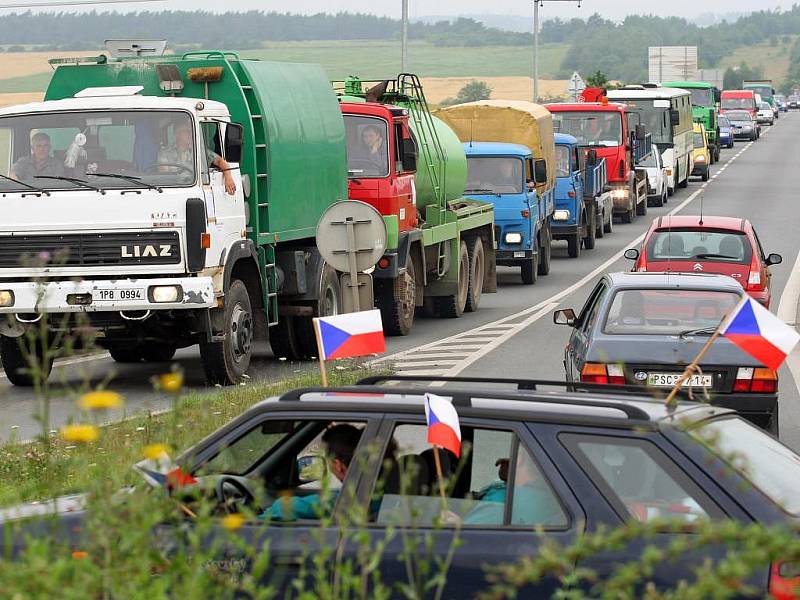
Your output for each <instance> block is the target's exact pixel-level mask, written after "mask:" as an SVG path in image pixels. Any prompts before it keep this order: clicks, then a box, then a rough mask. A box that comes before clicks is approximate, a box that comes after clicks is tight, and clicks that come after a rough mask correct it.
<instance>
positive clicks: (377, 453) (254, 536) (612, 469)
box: [0, 375, 800, 598]
mask: <svg viewBox="0 0 800 600" xmlns="http://www.w3.org/2000/svg"><path fill="white" fill-rule="evenodd" d="M440 381H446V386H445V387H433V385H432V384H434V383H435V382H436V383H439V382H440ZM426 393H433V394H436V395H439V396H441V397H443V399H444V400H445V401H450V402H452V405H453V406H454V408H455V409H456V411H457V413H458V418H459V422H460V430H461V445H462V449H463V451H462V453H461V458H460V461H459V460H458V459H456V457H455V455H453V454H452V453H450V452H449V451H445V450H440V451H439V454H440V455H441V458H440V463H439V464H440V465H441V472H442V473H443V475H444V476H445V477H446V478H447V483H448V485H447V486H446V487H445V492H444V493H445V499H444V501H445V502H446V505H447V514H448V520H446V521H444V522H442V520H441V519H440V515H441V513H442V498H440V497H439V496H438V494H439V487H438V477H437V469H436V467H435V463H436V458H435V456H434V452H433V449H432V448H431V447H430V446H429V444H428V443H427V429H428V428H427V424H426V419H425V395H426ZM334 424H335V425H334ZM334 426H338V427H341V426H345V427H346V428H348V429H349V432H350V433H352V432H353V429H352V428H355V429H356V435H355V436H353V437H354V441H355V448H351V449H350V451H351V452H352V456H353V458H352V460H350V461H349V466H348V468H347V469H346V473H345V474H344V476H343V481H342V482H341V484H338V479H337V480H336V481H335V482H334V483H335V485H334V487H337V488H338V489H337V491H336V492H331V493H330V495H329V496H328V498H330V502H329V503H326V504H325V506H326V507H327V508H325V509H324V513H325V516H330V518H325V519H324V520H322V521H320V520H319V519H316V518H297V519H294V520H291V519H289V518H284V519H274V518H273V519H271V520H267V519H265V518H253V517H249V516H248V515H259V514H260V515H264V514H271V513H272V512H274V511H273V510H272V506H273V505H274V504H276V503H282V504H283V505H284V506H285V505H287V504H289V505H291V504H293V503H294V501H295V499H298V498H311V497H312V496H314V495H316V496H317V498H319V497H320V494H324V490H325V487H324V486H325V482H326V481H327V480H329V479H333V478H332V477H331V476H330V473H331V471H332V470H333V466H335V461H331V462H328V461H326V460H322V461H320V463H319V464H318V465H317V467H316V468H310V465H313V461H314V460H315V455H313V454H312V455H310V454H309V451H310V449H312V448H319V447H321V446H322V445H323V444H322V436H323V435H324V434H325V432H326V431H330V430H331V429H332V428H333V427H334ZM712 440H713V443H711V441H712ZM348 447H349V446H348ZM329 452H331V451H330V450H329ZM312 453H313V451H312ZM734 454H735V460H734V459H733V458H732V457H734ZM309 457H310V458H309ZM177 464H180V465H181V467H182V469H183V471H184V472H185V473H187V474H191V476H192V478H193V479H194V481H195V483H194V484H191V485H188V487H187V489H185V490H183V488H181V490H183V492H180V491H179V490H178V489H175V490H173V493H172V496H173V499H175V500H178V502H175V513H176V517H175V519H174V522H170V523H165V524H163V525H159V526H158V527H157V529H158V531H157V535H156V536H153V544H154V546H155V547H156V548H157V549H158V550H159V551H161V552H162V553H163V554H164V555H166V556H169V555H170V553H174V552H179V551H180V549H181V545H180V544H182V543H186V542H184V541H183V540H187V539H188V538H191V536H190V535H188V534H189V533H190V532H191V530H192V528H193V527H195V524H194V523H195V522H194V521H193V519H192V518H191V517H190V516H186V515H187V514H188V513H186V511H185V510H184V511H180V510H179V508H180V506H181V503H183V507H185V508H188V509H189V510H191V509H190V508H189V507H192V506H194V504H192V503H191V502H192V500H191V498H194V502H199V498H198V497H200V498H202V497H203V496H205V497H207V498H208V500H209V501H210V502H211V503H212V504H216V505H218V508H219V511H218V513H219V514H218V517H216V518H218V519H219V522H220V525H219V526H218V527H217V528H213V527H212V528H210V530H204V533H203V538H202V539H203V544H204V545H205V546H206V547H205V548H203V549H204V550H206V551H208V552H211V553H213V554H212V556H211V557H210V559H209V560H208V566H207V568H213V569H217V570H218V574H226V573H229V574H230V575H232V576H236V577H242V576H245V575H246V574H247V572H248V571H250V570H252V569H253V567H254V565H253V562H252V560H253V558H252V555H251V554H247V553H246V548H247V547H250V548H253V549H261V548H264V547H266V548H268V549H269V556H268V558H266V560H268V565H266V566H264V565H262V566H261V568H260V569H259V571H258V576H259V577H260V578H261V579H260V580H259V581H263V584H264V586H265V588H266V586H271V588H272V591H273V592H274V593H276V595H278V596H280V597H283V596H286V595H287V593H288V592H289V591H290V590H292V589H294V588H293V585H296V584H297V583H299V582H301V581H302V579H301V578H303V577H304V574H305V576H307V577H309V578H310V577H311V576H312V575H309V574H315V575H314V576H318V577H322V582H321V583H322V584H323V585H324V584H325V583H326V582H327V583H330V581H332V580H333V578H334V576H335V574H334V572H333V569H331V570H330V572H323V573H322V574H320V570H319V568H315V567H314V564H315V562H314V561H316V560H317V557H318V555H319V553H321V552H330V556H334V555H335V556H336V565H337V569H339V568H343V565H348V564H352V565H354V567H355V568H358V567H359V566H360V565H362V563H363V552H364V548H365V547H368V548H371V549H376V548H381V549H382V551H377V550H376V551H375V552H376V554H375V556H374V558H371V561H370V563H372V562H374V566H373V567H372V571H371V572H370V582H372V581H379V582H380V583H381V584H383V585H384V586H385V587H386V589H387V590H388V591H389V594H390V595H391V598H400V597H404V596H402V593H401V589H400V588H401V585H403V584H405V585H408V575H407V568H406V567H407V564H408V562H407V561H411V563H412V564H413V563H414V561H415V560H416V561H426V562H429V563H430V564H439V561H440V559H442V558H443V557H445V556H447V557H448V562H449V571H448V572H447V573H446V577H445V578H444V589H443V590H442V594H441V596H442V597H443V598H473V597H475V595H476V594H477V593H479V592H481V591H486V590H487V588H488V587H489V585H490V584H489V582H488V581H487V569H491V568H492V567H497V566H500V565H511V564H515V563H516V562H517V561H519V560H520V559H524V558H526V557H536V556H537V555H538V553H539V552H540V550H541V548H543V547H545V546H549V545H550V544H558V545H560V546H562V547H567V546H570V545H572V544H575V543H578V542H579V540H580V536H581V535H582V534H584V533H591V532H596V531H598V529H602V528H605V529H607V530H613V529H615V528H618V527H621V526H623V525H624V524H625V523H626V522H632V523H641V524H644V525H645V526H647V525H650V526H651V527H653V528H659V529H658V531H659V533H658V535H657V536H653V537H651V538H648V539H642V540H638V539H634V540H631V541H630V542H629V543H628V544H627V545H625V544H623V545H620V546H619V547H618V548H616V549H615V550H614V560H609V557H608V555H607V554H605V553H602V554H596V555H595V554H589V555H588V556H584V557H583V558H581V559H580V561H579V563H578V564H577V565H576V566H577V568H581V569H587V570H590V571H592V572H593V574H594V575H595V576H594V577H592V578H591V580H589V579H582V580H579V582H578V583H577V588H578V589H581V590H582V591H584V592H585V593H589V592H590V591H591V589H592V586H594V585H596V582H598V581H599V582H602V581H604V580H606V579H609V578H611V577H612V576H613V575H614V574H615V573H618V572H619V569H620V568H623V566H624V565H626V564H628V563H629V562H635V561H638V560H640V559H641V556H642V554H641V553H642V549H643V547H644V546H647V545H652V546H656V547H658V548H660V549H663V550H666V549H667V548H669V547H670V546H671V545H672V544H676V543H685V544H692V543H693V542H694V539H693V538H694V537H695V531H696V529H695V528H696V527H697V526H698V525H700V524H706V523H711V524H712V525H713V524H715V523H718V524H720V525H721V524H724V523H727V522H730V521H733V522H735V523H741V524H743V525H750V524H753V523H765V524H770V525H775V524H782V523H785V524H786V526H787V527H788V526H789V525H790V524H791V523H793V522H794V520H795V519H796V517H795V515H797V514H800V456H798V455H797V454H795V453H794V452H793V451H792V450H791V449H789V448H788V447H786V446H784V445H783V444H781V443H780V442H779V441H778V440H776V439H774V438H773V437H771V436H769V435H767V434H765V433H764V432H763V431H761V430H759V429H758V428H756V427H754V426H753V425H752V424H750V423H748V422H747V421H745V420H744V419H742V418H740V416H738V415H737V414H736V413H735V412H733V411H731V410H729V409H725V408H722V407H719V406H712V405H709V404H705V403H698V402H686V401H681V402H679V403H678V404H677V406H676V407H675V408H674V410H673V409H668V408H667V407H666V406H665V404H664V403H663V402H661V401H658V400H654V399H652V398H648V397H647V396H646V395H640V394H637V393H635V390H633V391H632V390H631V388H621V387H616V386H599V385H583V384H567V383H566V382H541V381H528V380H524V379H484V378H478V377H466V378H446V377H445V378H441V377H435V378H430V377H421V376H418V377H413V376H405V377H403V376H391V375H389V376H374V377H370V378H367V379H365V380H363V381H362V382H359V384H358V385H355V386H349V387H341V388H328V389H326V388H305V389H298V390H292V391H289V392H286V393H284V394H283V395H281V396H280V397H274V398H269V399H266V400H263V401H261V402H259V403H257V404H256V405H255V406H253V407H252V408H250V409H249V410H247V411H246V412H244V413H243V414H242V415H240V416H239V417H237V418H235V419H234V420H233V421H231V422H229V423H228V424H226V425H224V426H223V427H221V428H220V429H218V430H217V431H215V432H214V433H212V434H211V435H209V436H208V437H206V438H205V439H204V440H202V441H201V442H199V443H198V444H196V445H195V446H193V447H192V448H190V449H189V450H187V451H186V452H185V453H183V454H182V455H181V456H180V457H178V459H177ZM397 474H405V475H406V477H404V479H401V478H400V477H398V476H397ZM192 489H194V490H195V492H194V493H192V492H191V491H190V490H192ZM150 491H151V492H154V493H158V492H159V491H161V492H163V491H164V488H156V489H153V490H150ZM489 491H491V492H492V495H491V496H489V495H487V494H488V492H489ZM135 493H137V492H136V491H134V492H131V493H129V494H127V495H126V498H127V501H135ZM358 506H360V507H362V509H363V512H364V513H365V514H367V515H368V517H367V523H366V524H365V526H363V527H362V528H356V526H355V525H353V521H352V517H351V516H350V515H352V514H354V509H356V508H357V507H358ZM70 508H71V509H72V510H71V511H66V510H65V512H63V513H60V514H59V515H57V519H58V521H59V524H60V526H59V527H56V526H55V524H54V515H53V513H52V512H50V517H49V520H48V521H47V524H48V525H49V526H50V527H52V529H48V530H47V532H52V531H56V530H58V531H59V532H60V533H63V535H64V538H62V539H60V540H59V541H60V542H62V543H67V544H69V546H70V547H83V546H81V540H82V539H84V536H90V535H92V529H91V528H86V527H83V524H84V523H85V522H86V521H87V517H89V516H90V515H89V513H88V512H87V510H86V509H85V508H81V507H80V506H79V505H76V504H72V505H71V506H70ZM195 508H196V507H195ZM48 510H52V507H49V508H48V507H43V506H39V507H38V511H39V513H41V514H44V513H45V512H48ZM321 510H322V509H321ZM226 513H232V514H236V515H241V517H240V518H241V519H242V521H243V522H242V523H241V524H239V526H238V527H237V528H236V529H235V531H234V532H232V533H231V532H228V531H223V526H224V525H223V522H224V517H223V515H225V514H226ZM19 514H20V512H19V510H18V511H17V512H12V511H3V512H0V520H2V521H3V522H2V524H0V528H2V529H5V528H6V527H7V526H9V523H10V521H12V520H15V519H19ZM283 514H284V516H287V515H286V513H283ZM15 515H16V516H15ZM665 523H666V525H665ZM171 531H172V532H175V534H174V535H173V536H171V537H170V535H169V534H170V532H171ZM47 532H44V533H43V532H42V531H41V530H39V535H40V537H41V536H42V535H47ZM231 535H235V536H236V537H237V538H238V539H239V541H241V542H242V543H232V542H231V540H230V536H231ZM355 536H359V537H360V536H363V538H364V539H363V540H362V541H357V539H356V537H355ZM410 536H419V538H418V543H417V542H415V539H414V538H413V537H410ZM4 539H6V540H7V542H9V541H10V543H12V544H14V545H15V547H14V548H13V549H12V550H11V551H9V552H8V553H7V554H5V555H4V560H13V559H12V558H11V557H12V556H13V555H14V554H15V553H18V552H19V551H20V550H21V549H22V548H21V545H22V544H23V543H24V542H23V540H24V538H23V537H22V536H16V537H13V538H12V539H10V540H9V536H4ZM220 542H222V543H220ZM188 544H192V542H188ZM365 544H366V546H365ZM162 546H163V548H162ZM409 547H410V548H411V551H412V552H414V553H415V556H414V557H411V558H408V552H409ZM187 550H188V551H190V552H198V551H199V550H198V548H197V546H192V545H189V546H188V548H187ZM550 551H552V549H551V550H550ZM727 552H728V549H727V548H726V547H725V546H723V545H722V544H720V543H714V542H711V543H709V544H708V545H704V546H702V547H700V546H698V547H695V548H693V549H692V551H689V552H683V553H681V554H679V555H677V556H675V557H674V558H672V559H670V560H669V561H662V562H659V563H657V564H654V565H653V566H652V571H651V572H649V573H648V575H647V576H646V577H645V578H644V579H643V581H642V582H641V584H640V587H639V588H638V590H637V591H638V592H639V593H640V594H642V595H644V591H645V586H647V587H650V586H651V585H652V588H653V589H656V590H668V589H676V588H677V586H678V585H679V584H680V582H682V581H686V582H688V583H690V584H691V582H693V581H694V580H695V579H696V577H697V565H698V564H701V563H704V562H705V561H706V560H708V561H711V563H716V562H718V561H721V560H723V559H724V558H725V556H726V555H727ZM442 562H444V561H443V560H442ZM709 568H710V567H709ZM433 572H434V573H435V574H438V573H439V571H438V570H435V571H433ZM373 578H374V579H373ZM302 582H304V581H302ZM304 583H305V582H304ZM316 583H317V584H319V583H320V582H319V581H317V582H316ZM739 583H741V585H742V589H743V591H742V593H741V594H733V595H732V596H728V597H735V598H746V597H751V596H750V595H749V594H750V592H752V591H754V590H755V591H757V595H760V596H762V597H764V596H766V595H768V594H773V595H774V594H775V593H776V592H777V591H778V590H780V589H781V587H782V586H784V587H785V586H787V585H800V576H798V575H797V574H796V572H794V571H792V572H791V573H786V572H784V569H782V568H781V563H777V562H776V563H773V564H766V563H765V564H763V565H757V566H756V567H755V571H754V572H753V573H752V574H751V576H749V577H742V578H741V581H740V582H739ZM561 584H563V582H562V581H561V580H560V578H559V577H558V576H557V575H554V574H550V573H545V574H544V575H543V576H542V577H540V578H538V579H537V580H536V581H534V582H530V583H527V584H526V585H524V586H523V587H521V589H519V590H518V593H519V597H521V598H549V597H552V596H553V595H554V592H555V591H556V590H557V589H558V588H559V587H560V585H561ZM312 585H313V583H312ZM745 586H749V587H750V590H749V591H748V592H746V593H745V591H744V587H745ZM305 589H309V590H310V589H315V588H313V587H306V588H305ZM571 589H572V590H573V591H575V590H576V587H572V588H571Z"/></svg>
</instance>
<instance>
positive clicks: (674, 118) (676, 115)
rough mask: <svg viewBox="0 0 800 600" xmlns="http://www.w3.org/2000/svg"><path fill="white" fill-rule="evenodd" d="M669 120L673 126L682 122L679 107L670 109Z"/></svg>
mask: <svg viewBox="0 0 800 600" xmlns="http://www.w3.org/2000/svg"><path fill="white" fill-rule="evenodd" d="M669 121H670V124H671V125H672V126H673V127H674V126H675V125H680V124H681V113H680V111H678V109H677V108H673V109H671V110H670V111H669Z"/></svg>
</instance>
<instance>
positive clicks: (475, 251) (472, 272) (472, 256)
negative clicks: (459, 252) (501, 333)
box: [412, 236, 486, 312]
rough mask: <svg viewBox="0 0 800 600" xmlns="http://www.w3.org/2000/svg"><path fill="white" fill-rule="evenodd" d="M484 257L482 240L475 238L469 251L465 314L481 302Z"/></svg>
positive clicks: (476, 307) (484, 266)
mask: <svg viewBox="0 0 800 600" xmlns="http://www.w3.org/2000/svg"><path fill="white" fill-rule="evenodd" d="M484 257H485V255H484V253H483V240H481V237H480V236H477V237H476V238H475V240H473V242H472V244H471V248H470V249H469V288H468V289H467V303H466V305H465V306H464V310H465V311H466V312H475V311H476V310H478V305H479V304H480V302H481V294H483V277H484V275H485V273H486V265H485V264H484ZM412 311H413V306H412Z"/></svg>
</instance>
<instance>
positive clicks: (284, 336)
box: [269, 315, 303, 360]
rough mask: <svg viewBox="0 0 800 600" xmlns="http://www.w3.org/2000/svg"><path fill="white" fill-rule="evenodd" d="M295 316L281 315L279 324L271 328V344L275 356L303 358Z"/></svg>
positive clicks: (293, 358)
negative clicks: (296, 331) (296, 332)
mask: <svg viewBox="0 0 800 600" xmlns="http://www.w3.org/2000/svg"><path fill="white" fill-rule="evenodd" d="M294 319H295V317H292V316H289V315H281V317H280V321H278V324H277V325H275V326H274V327H272V328H271V329H270V330H269V345H270V346H271V347H272V353H273V354H274V355H275V358H285V359H288V360H302V359H303V358H302V356H301V355H300V348H299V345H298V343H297V336H296V335H295V330H296V325H295V322H294Z"/></svg>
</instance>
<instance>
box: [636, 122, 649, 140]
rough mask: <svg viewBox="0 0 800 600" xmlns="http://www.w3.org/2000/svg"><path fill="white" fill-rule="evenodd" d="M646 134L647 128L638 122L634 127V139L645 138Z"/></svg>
mask: <svg viewBox="0 0 800 600" xmlns="http://www.w3.org/2000/svg"><path fill="white" fill-rule="evenodd" d="M646 134H647V129H645V126H644V125H642V124H641V123H639V124H638V125H637V126H636V128H635V129H634V135H635V136H636V139H637V140H639V141H642V140H643V139H644V138H645V135H646Z"/></svg>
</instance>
